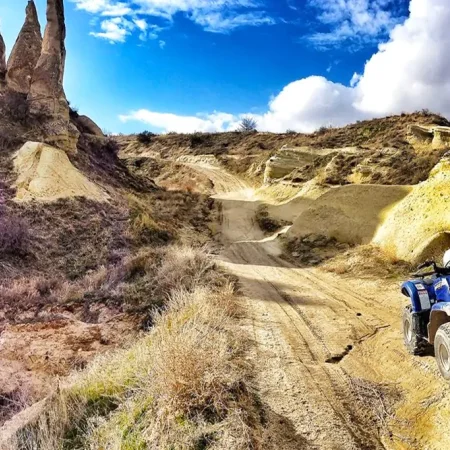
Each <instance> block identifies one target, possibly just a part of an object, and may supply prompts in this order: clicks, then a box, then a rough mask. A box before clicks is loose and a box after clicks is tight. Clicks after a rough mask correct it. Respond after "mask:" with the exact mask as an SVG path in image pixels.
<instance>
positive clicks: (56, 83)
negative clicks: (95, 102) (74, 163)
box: [28, 0, 79, 153]
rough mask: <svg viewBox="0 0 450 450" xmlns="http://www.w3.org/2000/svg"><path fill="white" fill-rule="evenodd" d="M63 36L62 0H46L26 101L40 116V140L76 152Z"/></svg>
mask: <svg viewBox="0 0 450 450" xmlns="http://www.w3.org/2000/svg"><path fill="white" fill-rule="evenodd" d="M65 38H66V25H65V21H64V3H63V0H47V26H46V28H45V33H44V39H43V42H42V51H41V55H40V57H39V60H38V62H37V65H36V67H35V69H34V72H33V77H32V80H31V87H30V93H29V94H28V101H29V107H30V113H31V114H32V115H34V116H36V117H39V119H40V122H41V126H42V133H43V139H44V141H45V142H46V143H48V144H51V145H53V146H56V147H59V148H62V149H64V150H66V151H67V152H70V153H76V151H77V147H76V146H77V142H78V137H79V132H78V130H77V128H76V127H75V126H74V125H73V124H71V123H70V118H69V104H68V102H67V98H66V94H65V92H64V87H63V79H64V67H65V60H66V47H65Z"/></svg>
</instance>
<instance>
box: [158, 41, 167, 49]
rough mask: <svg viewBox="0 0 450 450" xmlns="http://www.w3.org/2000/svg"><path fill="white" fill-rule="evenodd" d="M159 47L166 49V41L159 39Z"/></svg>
mask: <svg viewBox="0 0 450 450" xmlns="http://www.w3.org/2000/svg"><path fill="white" fill-rule="evenodd" d="M159 48H160V49H161V50H164V49H165V48H166V41H162V40H160V41H159Z"/></svg>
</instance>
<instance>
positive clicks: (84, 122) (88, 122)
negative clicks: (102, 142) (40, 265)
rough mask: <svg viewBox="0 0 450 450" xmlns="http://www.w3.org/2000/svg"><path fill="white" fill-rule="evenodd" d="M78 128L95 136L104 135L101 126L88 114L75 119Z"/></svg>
mask: <svg viewBox="0 0 450 450" xmlns="http://www.w3.org/2000/svg"><path fill="white" fill-rule="evenodd" d="M74 122H75V124H76V125H77V128H78V129H79V130H80V131H81V132H82V133H86V134H91V135H93V136H98V137H104V136H105V135H104V134H103V131H102V130H101V128H100V127H99V126H98V125H97V124H96V123H95V122H94V121H93V120H92V119H91V118H90V117H88V116H78V117H77V118H76V119H74Z"/></svg>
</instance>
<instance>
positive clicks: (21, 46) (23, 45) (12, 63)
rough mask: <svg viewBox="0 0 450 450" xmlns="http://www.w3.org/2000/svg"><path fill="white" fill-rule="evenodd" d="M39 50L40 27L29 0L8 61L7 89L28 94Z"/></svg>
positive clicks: (33, 7) (40, 46) (40, 45)
mask: <svg viewBox="0 0 450 450" xmlns="http://www.w3.org/2000/svg"><path fill="white" fill-rule="evenodd" d="M41 49H42V34H41V25H40V24H39V19H38V15H37V11H36V6H35V4H34V1H32V0H30V1H29V2H28V5H27V8H26V17H25V23H24V24H23V27H22V29H21V30H20V33H19V36H18V37H17V40H16V43H15V44H14V47H13V49H12V51H11V55H10V56H9V59H8V66H7V75H6V82H7V84H8V88H9V89H12V90H13V91H16V92H21V93H23V94H28V92H29V91H30V84H31V78H32V75H33V70H34V68H35V67H36V64H37V62H38V59H39V56H40V54H41Z"/></svg>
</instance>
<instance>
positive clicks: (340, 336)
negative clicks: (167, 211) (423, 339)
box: [191, 164, 450, 450]
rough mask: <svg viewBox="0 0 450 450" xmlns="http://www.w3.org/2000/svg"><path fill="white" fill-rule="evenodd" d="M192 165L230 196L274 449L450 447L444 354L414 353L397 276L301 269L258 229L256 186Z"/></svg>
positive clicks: (234, 248) (224, 214) (228, 259)
mask: <svg viewBox="0 0 450 450" xmlns="http://www.w3.org/2000/svg"><path fill="white" fill-rule="evenodd" d="M191 167H193V168H195V169H196V170H199V171H201V172H203V173H205V174H206V175H207V176H208V177H210V179H211V180H212V181H213V183H214V186H215V188H216V192H217V193H216V195H215V196H214V198H215V199H216V200H217V201H219V202H220V203H221V205H222V207H221V230H222V240H223V243H224V247H225V250H224V251H223V253H222V255H221V257H220V262H221V264H223V266H224V267H225V268H226V269H227V270H228V271H229V272H231V273H232V274H234V275H236V276H237V277H238V278H239V280H240V285H241V287H242V292H243V294H244V298H245V303H246V307H247V308H246V309H247V312H248V314H247V316H248V318H247V319H246V323H245V326H246V328H247V329H248V330H249V331H250V333H251V335H252V336H253V338H254V342H255V346H254V354H253V360H254V363H255V365H256V369H257V380H256V382H257V385H258V389H259V393H260V396H261V400H262V403H263V406H264V409H265V411H266V420H267V436H266V443H265V444H264V448H273V449H280V450H281V449H282V450H284V449H286V450H290V449H305V450H313V449H314V450H366V449H367V450H368V449H402V450H412V449H414V450H419V449H420V450H421V449H424V450H425V449H429V450H441V449H443V448H450V436H449V433H448V432H447V425H446V424H448V415H449V413H450V404H449V400H448V399H449V398H450V396H449V395H448V394H449V392H450V389H449V386H448V385H447V384H446V383H445V382H444V381H443V380H442V379H441V378H440V376H439V374H438V371H437V368H436V365H435V362H434V358H432V357H427V358H415V357H412V356H410V355H408V354H407V353H406V352H405V350H404V348H403V343H402V338H401V332H400V317H401V311H402V308H403V306H404V305H405V304H406V303H405V302H402V300H403V299H402V298H401V296H400V294H399V292H398V285H397V284H396V283H392V282H386V281H380V282H377V281H371V280H358V279H350V278H349V277H345V278H343V277H338V276H335V275H331V274H329V273H324V272H323V271H320V270H318V269H305V268H297V267H295V266H293V265H292V264H290V263H289V262H287V261H286V260H284V259H282V258H281V250H280V248H279V244H278V242H277V236H276V235H275V236H272V237H265V236H264V234H263V233H262V231H261V230H260V229H259V227H258V226H257V224H256V222H255V219H254V217H255V212H256V209H257V207H258V205H259V204H260V202H258V201H257V199H256V198H255V197H254V191H253V190H252V189H251V188H250V187H249V186H247V185H246V184H245V183H244V182H243V181H242V180H240V179H238V178H236V177H234V176H233V175H231V174H229V173H226V172H224V170H223V169H222V168H219V167H212V166H207V165H202V164H198V165H196V166H195V165H194V164H192V165H191Z"/></svg>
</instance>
